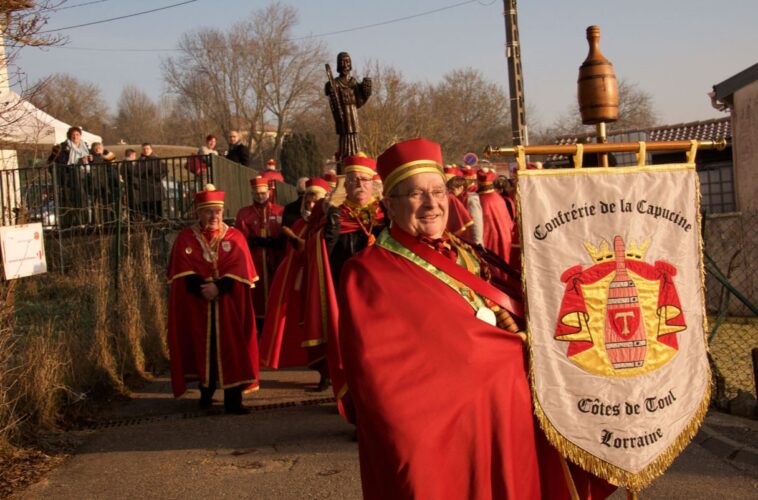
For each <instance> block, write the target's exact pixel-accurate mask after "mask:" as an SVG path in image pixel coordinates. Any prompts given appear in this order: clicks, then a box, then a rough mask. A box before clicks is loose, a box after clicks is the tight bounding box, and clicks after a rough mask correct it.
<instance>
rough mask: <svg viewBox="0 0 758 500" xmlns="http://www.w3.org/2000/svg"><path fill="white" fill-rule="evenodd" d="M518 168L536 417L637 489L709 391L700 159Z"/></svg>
mask: <svg viewBox="0 0 758 500" xmlns="http://www.w3.org/2000/svg"><path fill="white" fill-rule="evenodd" d="M518 176H519V182H518V190H519V196H518V197H519V203H520V210H521V217H522V220H521V222H522V226H521V229H522V233H521V234H522V235H523V258H524V262H523V270H524V279H525V288H526V298H527V306H528V313H527V321H528V335H529V348H530V351H531V356H530V358H531V366H530V377H531V384H532V389H533V394H534V403H535V409H536V413H537V416H538V419H539V421H540V424H541V426H542V428H543V430H544V431H545V433H546V435H547V437H548V439H549V440H550V442H551V443H552V444H553V445H554V446H556V448H558V449H559V450H560V452H561V453H562V454H563V455H564V456H565V457H567V458H568V459H569V460H571V461H572V462H575V463H576V464H578V465H579V466H581V467H583V468H584V469H586V470H588V471H590V472H592V473H594V474H595V475H597V476H599V477H602V478H604V479H606V480H608V481H609V482H611V483H613V484H616V485H618V486H623V487H626V488H629V489H631V490H635V491H638V490H640V489H642V488H644V487H645V486H646V485H647V484H649V483H650V482H651V481H652V480H653V479H654V478H655V477H657V476H659V475H660V474H662V473H663V471H664V470H665V469H666V468H667V467H668V466H669V465H670V464H671V462H672V461H673V460H674V458H676V456H677V455H678V454H679V453H680V452H681V451H682V450H683V449H684V448H685V447H686V446H687V444H688V443H689V441H690V440H691V439H692V437H693V436H694V435H695V433H696V432H697V430H698V427H699V426H700V423H701V422H702V419H703V417H704V416H705V413H706V411H707V409H708V403H709V398H710V380H711V378H710V369H709V365H708V360H707V355H706V350H707V347H706V339H705V331H706V326H705V321H706V317H705V306H704V304H705V303H704V296H703V289H704V284H703V280H704V274H703V263H702V251H701V241H700V232H699V227H700V224H699V199H700V196H699V191H698V177H697V173H696V171H695V167H694V165H690V164H687V165H661V166H645V167H623V168H581V169H580V168H577V169H557V170H520V171H519V173H518Z"/></svg>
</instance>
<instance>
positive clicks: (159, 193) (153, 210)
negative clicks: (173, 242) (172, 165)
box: [133, 142, 167, 220]
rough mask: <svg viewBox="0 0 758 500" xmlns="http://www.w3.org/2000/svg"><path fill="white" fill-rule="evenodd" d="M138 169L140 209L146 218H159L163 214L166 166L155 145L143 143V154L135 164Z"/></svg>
mask: <svg viewBox="0 0 758 500" xmlns="http://www.w3.org/2000/svg"><path fill="white" fill-rule="evenodd" d="M133 168H135V169H136V177H137V186H136V187H137V192H138V194H139V198H138V199H139V203H138V207H139V211H140V213H141V214H142V216H143V217H144V218H145V219H150V220H159V219H160V218H161V217H162V216H163V203H162V199H163V183H162V179H161V178H162V177H164V176H165V175H166V173H167V172H166V167H165V165H163V164H162V163H161V161H160V159H159V158H158V156H157V155H156V154H155V153H154V152H153V146H152V145H151V144H150V143H148V142H146V143H144V144H142V155H140V157H139V162H138V163H137V164H136V165H134V166H133Z"/></svg>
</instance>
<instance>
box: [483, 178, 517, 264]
mask: <svg viewBox="0 0 758 500" xmlns="http://www.w3.org/2000/svg"><path fill="white" fill-rule="evenodd" d="M479 201H480V202H481V204H482V223H483V224H484V228H483V238H482V239H483V240H484V247H485V248H487V249H488V250H490V251H492V252H495V254H497V256H498V257H500V258H501V259H503V260H504V261H506V262H509V259H510V258H511V240H512V231H513V219H512V218H511V215H510V214H509V213H508V208H507V207H506V206H505V200H503V197H502V196H500V194H498V193H496V192H495V191H492V192H483V193H479Z"/></svg>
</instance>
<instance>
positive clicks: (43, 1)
mask: <svg viewBox="0 0 758 500" xmlns="http://www.w3.org/2000/svg"><path fill="white" fill-rule="evenodd" d="M61 3H63V0H3V1H2V2H0V94H3V93H4V90H5V89H8V88H11V87H14V88H16V89H18V90H19V94H20V96H21V99H18V98H15V97H12V96H10V95H8V96H3V99H2V102H0V142H2V141H3V140H5V139H6V138H7V137H8V136H9V135H11V134H10V132H9V131H12V129H13V128H14V127H16V126H17V124H18V123H19V122H21V121H24V120H25V119H26V115H27V113H28V109H27V108H26V107H24V105H23V99H24V98H29V97H30V96H32V95H34V93H35V92H36V90H37V87H38V85H37V86H30V85H28V84H27V81H26V79H25V78H24V73H23V72H22V71H21V69H20V68H19V67H18V66H17V65H16V64H15V61H16V58H17V57H18V53H19V51H20V50H21V49H22V48H24V47H50V46H54V45H59V44H62V43H63V42H64V41H65V38H64V37H63V36H61V35H57V34H55V35H53V34H45V33H42V31H43V27H44V26H45V24H46V23H47V20H48V17H49V15H50V14H51V13H52V12H53V9H54V8H55V7H58V6H59V5H60V4H61Z"/></svg>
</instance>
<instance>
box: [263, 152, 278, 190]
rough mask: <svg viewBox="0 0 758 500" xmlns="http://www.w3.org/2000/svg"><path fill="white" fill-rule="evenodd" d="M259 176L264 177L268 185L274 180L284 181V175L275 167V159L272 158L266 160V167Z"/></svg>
mask: <svg viewBox="0 0 758 500" xmlns="http://www.w3.org/2000/svg"><path fill="white" fill-rule="evenodd" d="M261 177H263V178H264V179H266V181H268V183H269V185H271V183H272V182H274V181H277V182H284V177H282V173H281V172H279V171H278V170H277V169H276V160H275V159H273V158H271V159H270V160H268V161H267V162H266V169H265V170H264V171H263V172H261Z"/></svg>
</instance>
